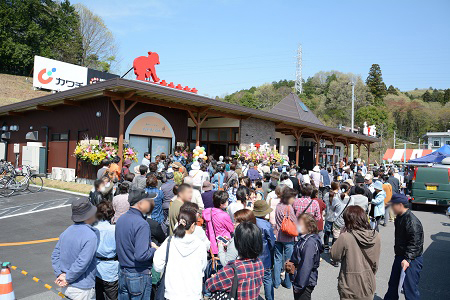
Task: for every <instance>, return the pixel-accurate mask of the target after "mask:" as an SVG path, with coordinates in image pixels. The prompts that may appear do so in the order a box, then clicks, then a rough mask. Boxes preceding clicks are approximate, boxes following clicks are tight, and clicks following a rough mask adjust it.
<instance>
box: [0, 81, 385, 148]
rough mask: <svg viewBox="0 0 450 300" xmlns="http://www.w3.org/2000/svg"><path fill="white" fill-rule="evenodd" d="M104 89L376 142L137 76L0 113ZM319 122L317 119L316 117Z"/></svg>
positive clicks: (78, 97)
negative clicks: (146, 80)
mask: <svg viewBox="0 0 450 300" xmlns="http://www.w3.org/2000/svg"><path fill="white" fill-rule="evenodd" d="M105 91H107V92H114V93H127V92H134V93H135V94H136V95H137V96H139V97H141V98H148V99H157V100H158V101H163V102H164V104H166V103H167V106H168V107H170V106H171V103H172V104H184V105H186V106H190V107H197V108H201V107H209V108H210V110H209V111H210V112H211V113H212V114H213V113H214V111H216V112H220V113H222V114H229V115H233V116H237V117H242V118H248V117H255V118H259V119H263V120H268V121H272V122H274V123H276V124H277V125H282V126H290V127H293V128H299V129H306V130H310V131H313V132H317V133H320V134H323V135H324V137H326V136H331V137H336V138H346V139H349V140H354V141H359V142H363V143H374V142H379V139H377V138H372V137H368V136H365V135H361V134H356V133H351V132H346V131H343V130H339V129H337V128H332V127H328V126H325V125H323V124H322V123H320V124H318V123H317V122H312V121H313V120H312V119H311V118H309V119H308V120H303V119H301V118H294V117H292V116H287V115H280V114H276V113H273V112H267V111H262V110H257V109H253V108H248V107H244V106H240V105H236V104H231V103H228V102H224V101H220V100H216V99H212V98H209V97H205V96H201V95H197V94H194V93H191V92H186V91H182V90H178V89H174V88H169V87H165V86H161V85H159V84H155V83H151V82H144V81H138V80H129V79H124V78H114V79H109V80H106V81H103V82H99V83H95V84H92V85H86V86H82V87H79V88H75V89H71V90H68V91H64V92H59V93H54V94H51V95H46V96H42V97H39V98H34V99H30V100H26V101H22V102H18V103H14V104H10V105H5V106H2V107H0V115H5V114H8V113H9V114H13V113H14V112H26V111H29V110H34V109H37V108H42V107H44V106H52V105H60V104H64V101H68V100H69V101H81V100H86V99H92V98H94V97H100V96H104V93H105ZM319 122H320V121H319Z"/></svg>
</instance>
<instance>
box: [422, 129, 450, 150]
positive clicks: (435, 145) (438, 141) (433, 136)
mask: <svg viewBox="0 0 450 300" xmlns="http://www.w3.org/2000/svg"><path fill="white" fill-rule="evenodd" d="M424 137H425V139H426V140H427V145H428V149H432V150H433V151H434V150H437V149H439V148H441V147H442V146H444V145H450V130H448V131H444V132H427V133H426V134H425V135H424Z"/></svg>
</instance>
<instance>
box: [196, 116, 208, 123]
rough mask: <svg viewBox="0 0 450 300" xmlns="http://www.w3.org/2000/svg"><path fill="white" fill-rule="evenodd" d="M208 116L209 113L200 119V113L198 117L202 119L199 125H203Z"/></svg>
mask: <svg viewBox="0 0 450 300" xmlns="http://www.w3.org/2000/svg"><path fill="white" fill-rule="evenodd" d="M207 117H208V114H206V115H205V116H204V117H203V119H201V120H200V114H199V115H198V119H199V120H200V122H199V125H200V126H201V125H202V124H203V122H205V120H206V118H207Z"/></svg>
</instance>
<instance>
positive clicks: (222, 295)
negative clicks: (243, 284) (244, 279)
mask: <svg viewBox="0 0 450 300" xmlns="http://www.w3.org/2000/svg"><path fill="white" fill-rule="evenodd" d="M230 267H232V268H233V272H234V276H233V284H232V285H231V290H230V292H229V293H227V292H225V291H218V292H215V293H213V294H212V296H211V298H209V299H211V300H233V299H238V294H237V291H238V274H237V268H236V266H235V265H234V264H232V265H230Z"/></svg>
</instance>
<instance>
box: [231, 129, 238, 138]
mask: <svg viewBox="0 0 450 300" xmlns="http://www.w3.org/2000/svg"><path fill="white" fill-rule="evenodd" d="M231 130H232V132H233V135H232V137H231V138H232V140H233V141H239V128H238V127H235V128H231Z"/></svg>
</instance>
